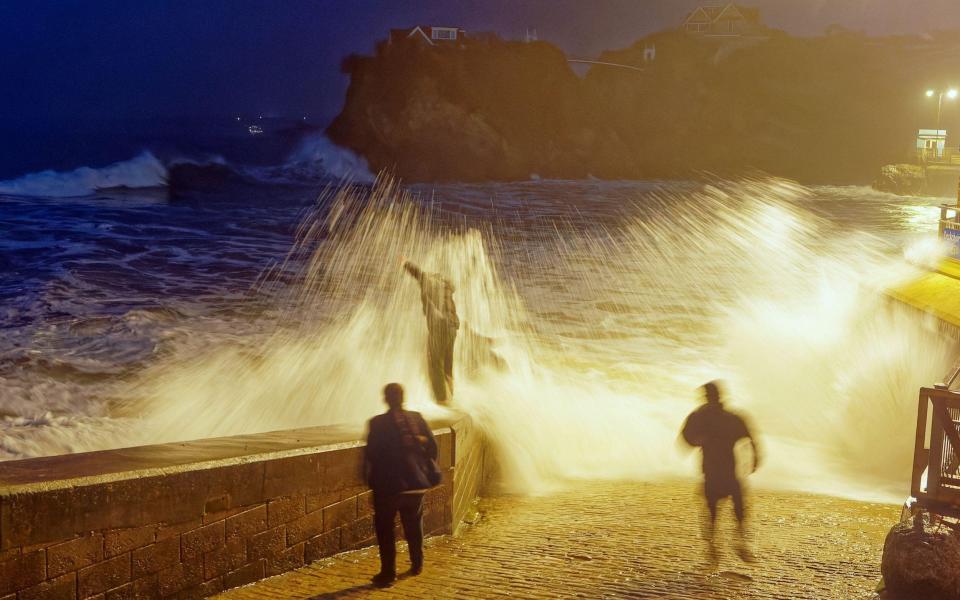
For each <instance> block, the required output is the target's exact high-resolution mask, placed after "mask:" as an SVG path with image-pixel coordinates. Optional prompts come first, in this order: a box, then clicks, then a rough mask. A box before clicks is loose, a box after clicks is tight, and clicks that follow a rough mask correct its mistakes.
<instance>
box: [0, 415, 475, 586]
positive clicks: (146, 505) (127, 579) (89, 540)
mask: <svg viewBox="0 0 960 600" xmlns="http://www.w3.org/2000/svg"><path fill="white" fill-rule="evenodd" d="M432 426H433V427H434V432H435V435H436V437H437V443H438V445H439V448H440V457H439V463H440V466H441V468H442V469H443V471H444V480H443V483H442V484H441V485H440V486H438V487H437V488H435V489H433V490H431V491H430V492H429V493H428V494H427V497H426V500H425V514H424V529H425V531H426V532H428V533H429V534H443V533H452V532H453V531H455V529H456V528H457V526H458V525H459V523H460V522H461V521H462V519H463V518H464V516H465V515H466V514H467V513H468V512H469V511H470V507H471V504H472V501H473V500H474V498H475V497H476V496H477V495H478V494H479V493H480V492H481V490H482V487H483V484H484V482H485V480H486V477H487V475H488V472H489V468H488V457H487V452H486V449H485V446H484V443H483V440H482V436H481V435H480V432H479V431H478V430H477V429H476V428H475V427H474V426H473V425H472V423H471V422H470V421H469V420H468V419H462V420H459V421H455V422H450V423H433V424H432ZM361 438H362V433H361V432H359V431H350V430H345V429H338V428H329V427H318V428H310V429H300V430H292V431H281V432H272V433H264V434H255V435H246V436H236V437H230V438H219V439H210V440H198V441H193V442H185V443H174V444H163V445H156V446H142V447H137V448H127V449H120V450H108V451H103V452H90V453H83V454H74V455H66V456H57V457H46V458H36V459H29V460H22V461H11V462H5V463H0V600H30V599H34V598H69V599H83V598H97V599H103V600H111V599H120V598H172V597H177V598H200V597H206V596H209V595H211V594H215V593H217V592H219V591H222V590H225V589H229V588H232V587H236V586H240V585H244V584H247V583H250V582H253V581H256V580H258V579H262V578H264V577H269V576H271V575H276V574H279V573H282V572H284V571H289V570H291V569H295V568H297V567H299V566H302V565H304V564H305V563H309V562H311V561H314V560H317V559H319V558H323V557H326V556H330V555H333V554H336V553H338V552H342V551H345V550H351V549H355V548H360V547H363V546H368V545H371V544H374V543H375V538H374V530H373V510H372V505H371V492H370V491H369V490H368V489H367V488H366V486H365V485H364V484H363V481H362V473H361V461H362V455H363V444H362V442H360V441H358V440H360V439H361Z"/></svg>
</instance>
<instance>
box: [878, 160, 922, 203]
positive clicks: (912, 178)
mask: <svg viewBox="0 0 960 600" xmlns="http://www.w3.org/2000/svg"><path fill="white" fill-rule="evenodd" d="M925 184H926V175H925V174H924V172H923V167H921V166H919V165H907V164H897V165H885V166H884V167H883V168H881V169H880V176H879V177H877V179H876V180H875V181H874V182H873V189H875V190H878V191H881V192H889V193H891V194H899V195H901V196H919V195H921V194H923V191H924V186H925Z"/></svg>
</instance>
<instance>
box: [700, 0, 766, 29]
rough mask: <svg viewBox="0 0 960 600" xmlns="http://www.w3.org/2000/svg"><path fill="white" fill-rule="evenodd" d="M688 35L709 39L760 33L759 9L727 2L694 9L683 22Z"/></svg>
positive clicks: (761, 26) (761, 24)
mask: <svg viewBox="0 0 960 600" xmlns="http://www.w3.org/2000/svg"><path fill="white" fill-rule="evenodd" d="M683 28H684V30H686V31H687V32H688V33H692V34H696V35H704V36H711V37H738V36H744V35H754V34H758V33H761V32H762V30H763V28H764V27H763V23H762V22H761V21H760V9H759V8H751V7H748V6H742V5H740V4H734V3H733V2H729V3H726V4H706V5H703V6H700V7H699V8H696V9H694V10H693V11H691V12H690V14H688V15H687V18H686V19H684V21H683Z"/></svg>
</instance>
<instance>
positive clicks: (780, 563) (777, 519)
mask: <svg viewBox="0 0 960 600" xmlns="http://www.w3.org/2000/svg"><path fill="white" fill-rule="evenodd" d="M695 494H696V490H695V488H694V486H693V485H692V484H690V483H685V482H680V483H656V484H644V483H585V484H582V485H579V486H577V487H575V488H574V489H570V490H567V491H563V492H560V493H556V494H551V495H548V496H544V497H518V496H500V497H494V498H488V499H484V500H482V501H481V503H480V510H481V517H480V519H479V520H478V521H477V522H476V524H474V525H472V526H470V527H468V528H467V529H466V530H465V531H464V532H463V533H462V535H460V536H458V537H449V536H444V537H440V538H433V539H431V540H429V541H428V544H427V550H426V567H425V570H424V572H423V574H422V575H420V576H419V577H402V578H401V579H400V580H399V581H398V582H397V583H396V584H394V585H393V587H391V588H388V589H386V590H378V589H375V588H372V587H370V585H369V578H370V576H371V575H373V574H374V573H376V572H377V570H378V568H379V562H378V558H377V551H376V548H370V549H365V550H359V551H355V552H349V553H345V554H341V555H338V556H335V557H333V558H328V559H323V560H320V561H317V562H315V563H313V564H310V565H308V566H305V567H302V568H300V569H297V570H296V571H292V572H289V573H286V574H284V575H280V576H278V577H274V578H271V579H266V580H264V581H261V582H259V583H255V584H253V585H251V586H248V587H244V588H238V589H234V590H231V591H228V592H225V593H223V594H221V595H220V596H219V598H221V599H223V600H247V599H270V598H273V599H293V598H361V597H363V598H365V597H374V598H496V597H513V598H677V599H684V598H704V599H706V598H711V599H713V598H765V599H766V598H780V599H798V598H810V599H831V598H837V599H844V600H855V599H858V598H863V599H869V598H873V597H874V593H873V590H874V588H875V586H876V583H877V580H878V578H879V571H880V556H881V550H882V547H883V540H884V536H885V535H886V532H887V531H888V530H889V528H890V526H891V525H892V524H893V523H894V522H896V520H897V518H898V516H899V507H898V506H896V505H884V504H870V503H863V502H855V501H850V500H841V499H837V498H829V497H823V496H814V495H804V494H797V493H787V492H771V491H762V490H761V491H753V492H752V493H751V494H750V496H749V498H750V500H752V504H751V505H750V508H751V511H752V518H753V538H754V549H755V552H756V554H757V557H758V561H757V562H756V563H753V564H749V565H745V564H743V563H741V562H740V561H739V559H737V558H736V557H735V555H734V554H733V552H732V548H731V547H730V546H729V544H728V545H726V546H721V562H720V565H719V567H718V568H717V569H716V570H711V569H709V568H707V566H706V564H705V560H704V555H703V546H702V543H701V541H700V537H699V533H700V521H699V517H700V514H701V512H700V511H701V507H700V503H699V502H698V498H697V497H696V495H695ZM722 511H723V515H724V517H725V520H724V521H723V523H724V525H725V526H726V527H727V528H728V529H729V528H730V527H732V520H733V519H732V515H731V514H730V513H731V512H732V511H731V509H730V507H729V504H724V505H723V507H722ZM407 565H408V563H407V562H406V553H405V551H401V553H400V555H399V556H398V568H399V569H400V570H401V571H403V570H405V569H406V568H407Z"/></svg>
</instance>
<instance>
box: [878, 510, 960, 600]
mask: <svg viewBox="0 0 960 600" xmlns="http://www.w3.org/2000/svg"><path fill="white" fill-rule="evenodd" d="M880 571H881V572H882V573H883V579H884V582H885V583H886V588H887V589H888V590H889V591H891V592H893V593H894V594H896V595H897V596H898V597H903V598H925V599H927V600H960V534H958V533H957V532H956V531H954V530H953V528H951V527H949V526H947V525H945V524H931V523H930V516H929V514H926V513H920V514H917V515H915V516H914V517H913V518H912V519H910V520H908V521H902V522H900V523H898V524H896V525H895V526H894V527H893V529H891V530H890V533H888V534H887V539H886V541H885V542H884V543H883V562H882V563H881V565H880Z"/></svg>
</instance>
